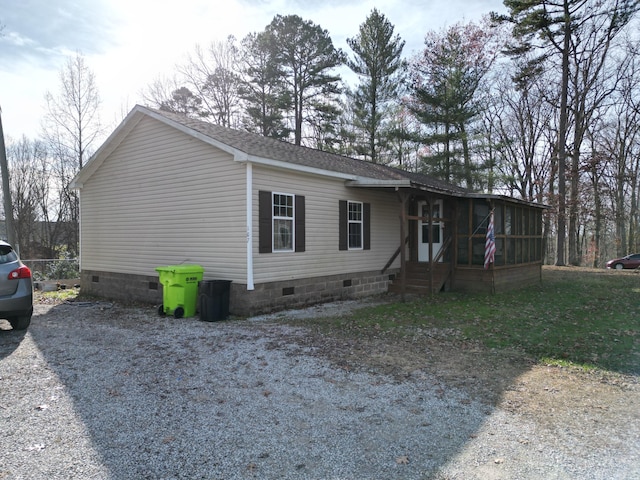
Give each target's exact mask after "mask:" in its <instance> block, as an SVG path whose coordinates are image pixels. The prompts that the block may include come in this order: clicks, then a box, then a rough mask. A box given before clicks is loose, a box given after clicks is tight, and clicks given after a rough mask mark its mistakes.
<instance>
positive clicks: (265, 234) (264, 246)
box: [258, 190, 273, 253]
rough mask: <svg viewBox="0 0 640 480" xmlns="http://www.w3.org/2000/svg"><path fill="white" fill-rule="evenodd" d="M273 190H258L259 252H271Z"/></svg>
mask: <svg viewBox="0 0 640 480" xmlns="http://www.w3.org/2000/svg"><path fill="white" fill-rule="evenodd" d="M272 206H273V203H272V199H271V192H265V191H263V190H260V192H258V252H260V253H271V245H272V240H271V236H272V231H271V229H272V228H273V222H272V221H271V220H272V217H271V209H272Z"/></svg>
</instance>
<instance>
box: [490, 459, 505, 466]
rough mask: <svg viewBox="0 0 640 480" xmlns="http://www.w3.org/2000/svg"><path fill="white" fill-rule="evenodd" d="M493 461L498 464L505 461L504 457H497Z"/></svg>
mask: <svg viewBox="0 0 640 480" xmlns="http://www.w3.org/2000/svg"><path fill="white" fill-rule="evenodd" d="M493 463H495V464H496V465H501V464H503V463H504V458H496V459H495V460H494V461H493Z"/></svg>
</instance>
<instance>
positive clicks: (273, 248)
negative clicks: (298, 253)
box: [271, 192, 296, 253]
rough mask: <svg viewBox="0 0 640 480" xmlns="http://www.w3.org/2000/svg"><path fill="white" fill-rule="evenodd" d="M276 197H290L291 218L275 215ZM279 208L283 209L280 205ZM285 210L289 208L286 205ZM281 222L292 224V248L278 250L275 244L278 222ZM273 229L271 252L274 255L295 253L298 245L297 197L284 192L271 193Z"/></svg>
mask: <svg viewBox="0 0 640 480" xmlns="http://www.w3.org/2000/svg"><path fill="white" fill-rule="evenodd" d="M276 195H278V196H282V197H288V198H291V216H290V217H289V216H286V215H276V214H275V213H274V210H275V207H276V203H275V198H276ZM278 205H279V207H281V205H280V204H278ZM285 208H288V206H286V205H285ZM279 220H284V221H288V222H291V232H290V235H291V247H290V248H276V242H275V238H276V234H277V232H276V221H279ZM271 227H272V230H271V231H272V235H271V251H272V252H274V253H288V252H295V245H296V236H295V235H296V196H295V195H293V194H291V193H283V192H271Z"/></svg>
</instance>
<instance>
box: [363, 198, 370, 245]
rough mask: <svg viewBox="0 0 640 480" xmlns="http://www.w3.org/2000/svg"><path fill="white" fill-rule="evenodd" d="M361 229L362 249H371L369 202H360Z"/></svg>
mask: <svg viewBox="0 0 640 480" xmlns="http://www.w3.org/2000/svg"><path fill="white" fill-rule="evenodd" d="M362 230H363V235H362V236H363V237H364V238H363V245H362V248H363V249H364V250H371V204H370V203H363V204H362Z"/></svg>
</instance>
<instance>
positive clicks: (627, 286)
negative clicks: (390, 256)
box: [314, 267, 640, 375]
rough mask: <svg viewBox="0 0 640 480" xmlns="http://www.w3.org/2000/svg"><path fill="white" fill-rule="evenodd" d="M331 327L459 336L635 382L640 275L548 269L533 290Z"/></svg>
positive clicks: (395, 310) (437, 302) (453, 297)
mask: <svg viewBox="0 0 640 480" xmlns="http://www.w3.org/2000/svg"><path fill="white" fill-rule="evenodd" d="M316 322H317V323H318V324H319V325H321V323H322V322H327V319H321V320H317V321H316ZM316 322H314V323H316ZM327 327H331V328H332V329H335V328H337V329H340V330H350V331H351V332H352V333H356V332H361V333H366V332H367V331H369V330H371V331H376V332H378V333H383V332H384V333H386V334H393V333H398V334H401V335H405V334H406V333H407V332H408V331H410V330H411V329H414V328H422V329H425V328H426V329H445V328H446V329H454V330H455V331H456V332H457V333H458V335H459V336H462V339H464V340H469V341H477V342H480V343H481V344H483V345H485V346H486V347H488V348H495V349H511V350H516V351H520V352H522V353H523V354H525V355H526V356H529V357H532V358H533V359H535V360H536V361H538V362H543V363H550V364H572V365H577V366H581V367H583V368H588V369H593V368H596V369H602V370H611V371H616V372H619V373H624V374H632V375H637V374H640V335H639V333H640V273H639V272H618V271H605V270H595V269H586V268H575V267H563V268H556V267H545V268H544V269H543V280H542V284H541V285H539V286H536V287H530V288H525V289H521V290H517V291H513V292H509V293H500V294H494V295H490V294H461V293H441V294H438V295H435V296H433V297H431V298H426V299H421V300H415V301H408V302H406V303H393V304H385V305H380V306H375V307H368V308H364V309H361V310H357V311H356V312H354V313H353V314H352V315H351V316H348V317H343V318H335V319H332V320H329V321H328V322H327ZM321 328H322V327H321Z"/></svg>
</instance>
